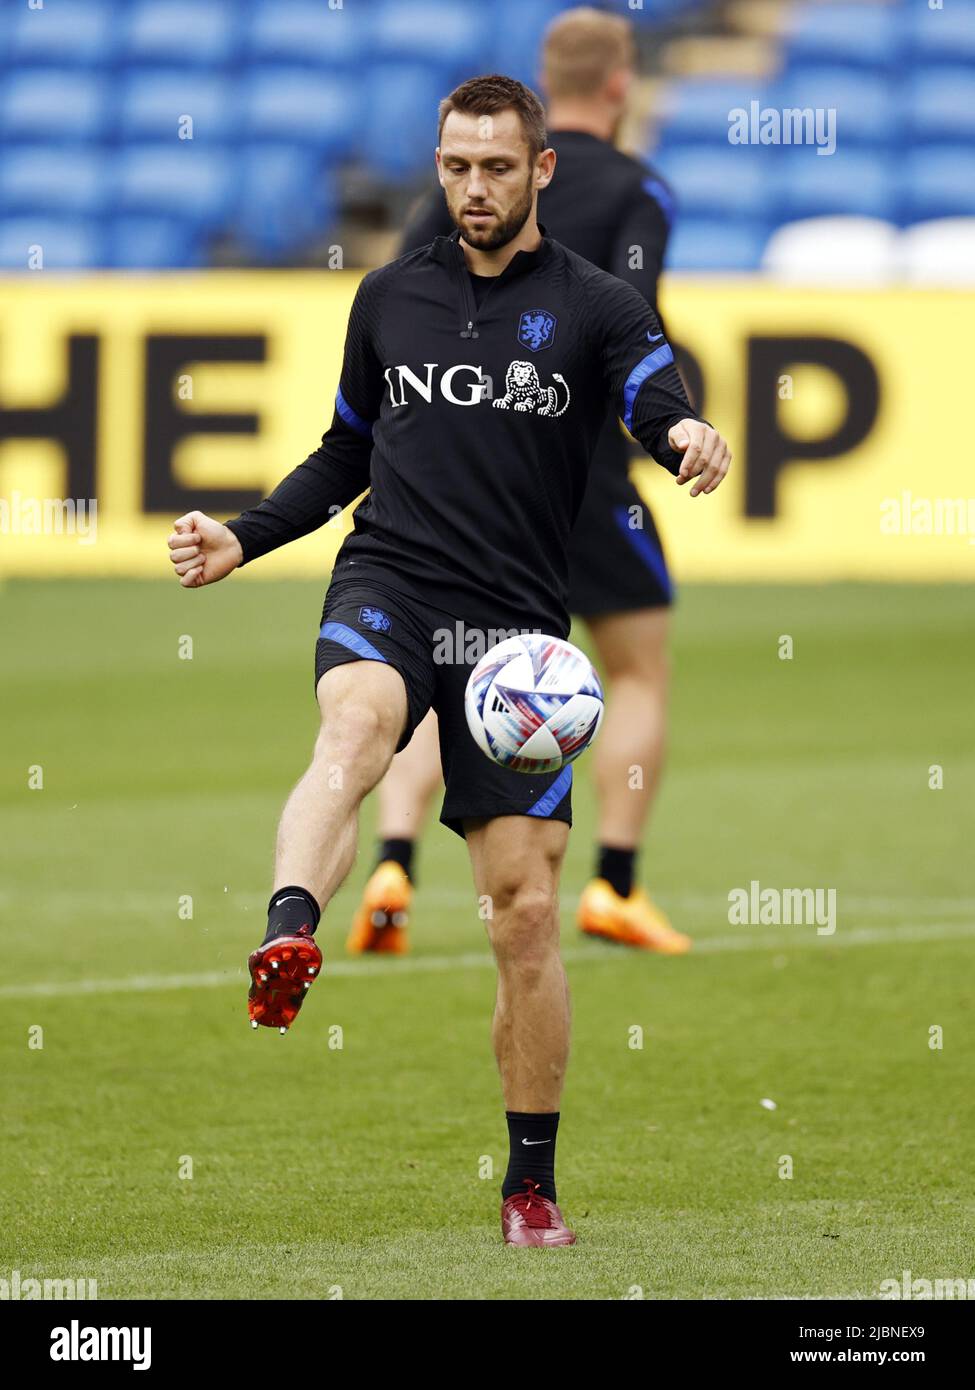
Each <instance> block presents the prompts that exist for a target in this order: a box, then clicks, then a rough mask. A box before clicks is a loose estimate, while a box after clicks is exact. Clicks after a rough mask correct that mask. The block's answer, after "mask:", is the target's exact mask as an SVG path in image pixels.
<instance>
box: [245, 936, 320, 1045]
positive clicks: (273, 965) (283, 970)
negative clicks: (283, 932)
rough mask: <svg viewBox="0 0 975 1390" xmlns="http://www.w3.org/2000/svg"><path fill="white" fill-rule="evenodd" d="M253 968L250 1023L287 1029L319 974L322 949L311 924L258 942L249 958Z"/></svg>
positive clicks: (248, 1006) (248, 1009)
mask: <svg viewBox="0 0 975 1390" xmlns="http://www.w3.org/2000/svg"><path fill="white" fill-rule="evenodd" d="M247 966H248V969H249V970H250V972H251V987H250V993H249V994H248V996H247V1012H248V1013H249V1014H250V1020H251V1027H252V1028H257V1027H264V1028H277V1029H279V1030H280V1031H281V1032H282V1033H286V1032H287V1031H288V1029H289V1028H290V1027H291V1025H292V1023H294V1020H295V1015H296V1014H297V1012H298V1010H299V1009H300V1008H301V1006H302V1004H303V1003H304V1002H305V995H306V994H307V993H308V991H309V990H310V989H311V987H312V984H313V983H314V982H315V980H316V979H317V978H318V976H319V974H320V972H321V968H322V953H321V951H320V950H319V949H318V946H317V945H316V944H315V938H314V936H313V935H312V930H311V927H309V926H303V927H299V928H298V930H297V932H296V933H295V934H294V935H293V936H279V937H276V938H275V940H274V941H266V942H265V943H264V945H263V946H258V948H257V950H256V951H252V952H251V954H250V955H249V956H248V958H247Z"/></svg>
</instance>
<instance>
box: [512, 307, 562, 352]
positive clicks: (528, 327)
mask: <svg viewBox="0 0 975 1390" xmlns="http://www.w3.org/2000/svg"><path fill="white" fill-rule="evenodd" d="M556 322H557V320H556V317H555V315H554V314H550V313H549V311H548V310H547V309H526V310H525V312H524V313H523V314H522V316H521V318H520V319H519V320H518V341H519V343H523V344H524V346H525V347H526V348H528V349H529V351H531V352H541V350H542V348H547V347H551V345H552V340H553V338H554V337H555V325H556Z"/></svg>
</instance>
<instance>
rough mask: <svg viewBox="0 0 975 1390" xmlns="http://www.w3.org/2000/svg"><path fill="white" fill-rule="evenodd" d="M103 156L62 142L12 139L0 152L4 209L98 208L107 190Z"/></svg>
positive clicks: (92, 210) (91, 211)
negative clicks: (14, 142)
mask: <svg viewBox="0 0 975 1390" xmlns="http://www.w3.org/2000/svg"><path fill="white" fill-rule="evenodd" d="M108 175H109V170H108V159H107V156H106V155H105V154H104V153H102V152H101V151H98V150H79V149H76V148H74V147H72V146H67V147H66V146H63V145H39V146H35V145H19V146H18V145H14V146H11V147H10V148H8V149H7V150H5V151H4V152H3V153H2V154H0V207H2V208H3V209H4V212H6V213H25V212H30V213H41V212H42V213H74V214H78V213H83V214H87V215H93V214H97V213H99V212H101V211H102V209H103V208H104V207H105V205H106V203H107V202H108V197H109V193H110V191H111V190H110V185H109V177H108Z"/></svg>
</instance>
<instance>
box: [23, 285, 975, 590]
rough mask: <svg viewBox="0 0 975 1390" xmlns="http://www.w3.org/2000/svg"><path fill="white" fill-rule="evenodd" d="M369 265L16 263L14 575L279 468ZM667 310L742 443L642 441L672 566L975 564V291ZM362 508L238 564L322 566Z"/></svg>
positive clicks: (319, 418)
mask: <svg viewBox="0 0 975 1390" xmlns="http://www.w3.org/2000/svg"><path fill="white" fill-rule="evenodd" d="M358 279H359V274H358V273H357V272H355V273H354V272H343V271H333V272H329V271H278V272H237V271H226V272H220V271H214V272H207V273H193V274H178V275H166V276H163V275H156V276H146V277H143V276H90V277H84V278H78V279H74V278H60V277H56V276H54V275H51V274H50V273H47V272H44V273H38V274H36V275H31V274H27V275H23V276H18V277H11V278H7V279H0V576H4V575H37V576H40V575H69V574H73V575H110V574H131V575H140V576H150V575H154V574H158V575H165V574H167V573H168V572H169V571H168V565H167V560H166V553H165V538H166V535H167V533H168V531H169V529H170V525H171V522H172V520H173V519H174V518H175V517H176V516H178V515H179V514H180V513H182V512H184V511H188V510H191V509H192V508H194V507H199V508H200V509H201V510H203V511H208V512H211V513H212V514H213V515H216V516H220V517H222V518H225V517H228V516H231V515H235V514H236V513H237V512H238V511H239V510H240V509H241V508H242V507H245V506H248V505H252V504H253V503H254V502H255V501H257V500H258V499H259V498H260V496H262V495H264V494H265V493H267V492H268V491H270V489H271V488H272V487H273V486H274V484H275V483H276V482H277V481H278V479H279V478H281V477H282V476H283V475H284V474H285V473H287V472H288V471H290V469H291V468H293V467H294V466H295V464H297V463H299V462H300V461H301V460H302V459H303V458H304V457H305V456H306V454H307V453H308V452H309V451H310V450H311V449H312V448H314V447H315V446H316V445H317V443H318V440H319V438H320V436H321V434H322V432H323V430H324V429H325V428H326V427H327V425H328V423H329V422H330V420H331V415H332V404H333V400H334V395H335V389H336V386H337V383H338V376H339V369H340V364H341V354H342V345H343V340H344V336H345V325H346V318H347V314H348V309H349V305H350V303H351V300H352V296H353V294H354V292H355V287H356V285H357V283H358ZM663 309H664V313H665V315H666V319H667V323H668V327H669V330H670V333H671V336H672V338H673V340H674V341H675V342H676V344H677V345H679V360H680V361H681V363H682V366H683V368H684V370H685V375H686V377H687V379H688V381H689V383H690V384H691V386H692V389H693V390H694V391H695V393H696V394H697V396H698V398H699V402H700V405H701V408H702V412H703V413H704V414H705V416H706V417H707V418H708V419H710V420H711V421H712V422H713V423H715V424H716V425H717V426H718V427H719V428H720V429H721V430H722V432H723V433H724V434H725V435H726V436H727V437H728V439H729V440H730V441H731V444H732V447H733V449H734V454H735V462H734V464H733V468H732V473H731V474H730V475H729V478H728V480H727V482H726V483H725V484H724V485H723V487H722V488H721V489H720V490H719V491H718V492H717V493H715V494H714V495H713V496H711V497H707V498H705V497H698V498H696V499H692V498H691V497H690V496H689V493H688V492H687V490H686V489H678V488H677V487H676V486H675V484H674V482H673V479H672V478H671V477H670V476H669V475H668V474H665V473H664V472H663V471H662V470H661V469H659V468H657V467H656V465H654V464H653V463H651V462H649V461H647V460H646V459H645V457H643V456H640V457H639V458H638V459H637V461H636V462H635V464H634V467H635V477H636V480H637V482H638V485H639V486H640V487H641V489H642V490H643V491H644V493H645V495H646V497H647V499H648V500H649V501H650V503H651V505H652V506H653V508H654V510H655V513H656V515H657V519H658V523H659V526H660V529H661V532H662V535H663V537H664V542H665V545H666V548H667V551H668V555H669V557H670V560H671V564H672V568H673V569H674V572H675V574H676V576H677V578H678V579H679V580H680V579H726V578H730V579H763V580H779V579H785V580H790V579H793V580H800V579H801V580H828V579H842V578H862V579H892V580H896V579H901V580H909V579H924V580H932V581H935V580H966V579H970V578H972V577H973V576H975V486H973V481H972V474H973V462H972V445H971V442H970V426H969V424H968V420H967V414H968V412H967V399H968V389H969V382H968V378H969V376H970V370H971V365H970V364H971V357H972V354H971V349H970V346H969V345H970V343H971V341H972V336H973V329H975V293H973V294H964V293H960V292H959V293H954V292H948V291H944V292H941V291H922V290H908V289H902V290H901V289H898V290H889V291H866V290H864V291H859V290H854V291H822V290H818V289H817V290H812V289H809V290H805V289H797V288H793V287H783V286H779V285H776V284H774V283H771V282H769V281H766V280H760V279H742V280H726V279H718V280H714V281H705V280H698V279H695V280H688V281H685V280H680V279H676V278H675V279H672V280H671V282H670V283H669V284H668V286H667V291H666V295H665V297H664V301H663ZM348 524H349V523H348V516H344V517H341V518H337V519H336V521H335V522H333V523H331V524H330V525H329V526H327V527H325V528H323V530H322V531H320V532H318V533H317V534H316V535H314V536H310V537H306V538H305V539H304V540H302V541H299V542H297V543H296V544H294V545H292V546H288V547H285V548H284V549H283V550H281V551H279V552H277V553H276V554H274V555H271V556H268V557H266V558H265V559H263V560H261V561H260V562H259V563H258V564H256V565H254V566H253V570H252V571H250V570H248V571H245V573H249V572H253V573H254V574H255V575H265V576H275V575H277V576H282V575H324V573H325V572H326V571H327V569H328V568H329V566H330V564H331V562H332V559H333V557H334V554H335V551H336V549H337V548H338V545H339V544H340V542H341V539H342V537H343V535H344V534H345V532H346V530H347V529H348Z"/></svg>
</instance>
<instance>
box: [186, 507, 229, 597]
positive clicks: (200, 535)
mask: <svg viewBox="0 0 975 1390" xmlns="http://www.w3.org/2000/svg"><path fill="white" fill-rule="evenodd" d="M169 558H170V560H172V562H173V568H174V569H175V570H176V573H177V574H178V575H179V582H180V583H181V584H182V586H183V588H184V589H199V588H200V587H201V586H202V585H204V584H215V583H216V582H217V580H218V579H224V578H225V577H226V576H227V575H228V574H230V573H231V571H232V570H235V569H236V568H237V566H238V565H239V564H240V563H241V561H242V560H243V558H244V552H243V551H242V550H241V548H240V541H239V540H238V539H237V537H236V536H235V535H234V533H233V531H231V530H230V528H229V526H224V524H223V522H222V521H214V519H213V517H212V516H205V515H204V514H203V512H187V513H186V515H185V516H181V517H180V519H179V521H177V522H176V524H175V525H174V527H173V534H172V535H171V536H170V538H169Z"/></svg>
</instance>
